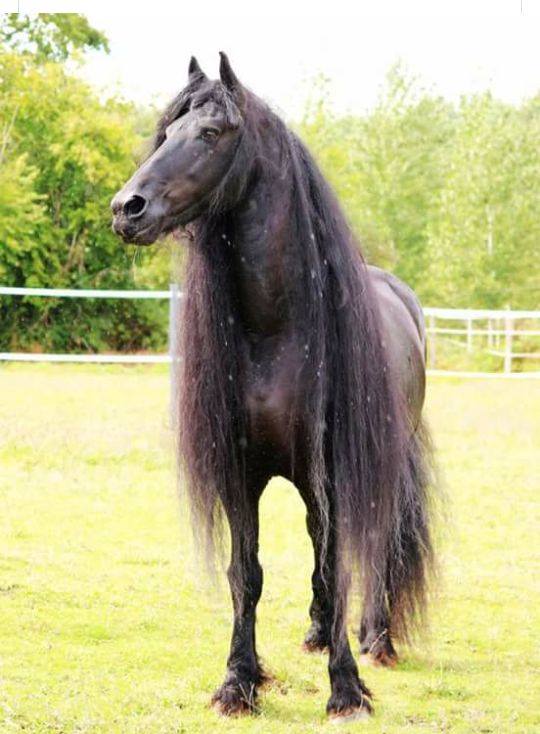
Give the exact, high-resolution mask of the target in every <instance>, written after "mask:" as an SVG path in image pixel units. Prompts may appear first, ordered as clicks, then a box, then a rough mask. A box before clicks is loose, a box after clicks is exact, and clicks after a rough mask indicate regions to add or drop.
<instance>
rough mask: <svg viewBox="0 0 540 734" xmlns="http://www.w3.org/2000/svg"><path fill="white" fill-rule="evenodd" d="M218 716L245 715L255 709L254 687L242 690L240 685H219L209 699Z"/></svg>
mask: <svg viewBox="0 0 540 734" xmlns="http://www.w3.org/2000/svg"><path fill="white" fill-rule="evenodd" d="M211 705H212V708H213V709H214V711H215V712H216V713H217V714H219V716H227V717H230V716H245V715H247V714H251V713H253V712H254V711H255V688H254V687H251V689H250V690H249V691H244V690H243V687H242V686H225V685H224V686H221V688H219V689H218V690H217V691H216V692H215V693H214V695H213V696H212V701H211Z"/></svg>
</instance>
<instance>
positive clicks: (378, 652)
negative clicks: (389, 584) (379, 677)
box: [359, 588, 398, 668]
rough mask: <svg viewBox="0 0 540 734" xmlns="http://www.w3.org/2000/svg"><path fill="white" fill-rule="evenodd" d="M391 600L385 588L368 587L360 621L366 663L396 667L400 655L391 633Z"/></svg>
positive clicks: (362, 656)
mask: <svg viewBox="0 0 540 734" xmlns="http://www.w3.org/2000/svg"><path fill="white" fill-rule="evenodd" d="M391 613H392V608H391V600H390V595H389V594H388V592H387V590H386V589H384V588H381V589H372V588H368V589H367V590H366V592H365V595H364V604H363V609H362V621H361V623H360V634H359V641H360V655H361V661H362V662H363V663H364V664H366V665H374V666H377V667H378V666H382V667H386V668H393V667H395V665H396V663H397V661H398V656H397V653H396V650H395V648H394V645H393V641H392V637H391V634H390V629H391V624H390V623H391Z"/></svg>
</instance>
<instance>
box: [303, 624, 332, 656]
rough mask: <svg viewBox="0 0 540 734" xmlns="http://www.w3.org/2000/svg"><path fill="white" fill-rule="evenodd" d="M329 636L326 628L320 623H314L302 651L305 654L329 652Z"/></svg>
mask: <svg viewBox="0 0 540 734" xmlns="http://www.w3.org/2000/svg"><path fill="white" fill-rule="evenodd" d="M328 644H329V635H328V634H327V633H326V630H325V627H324V626H323V625H321V624H319V623H318V622H312V624H311V627H310V628H309V629H308V631H307V633H306V636H305V638H304V642H303V644H302V650H303V651H304V652H309V653H313V652H320V653H322V652H328Z"/></svg>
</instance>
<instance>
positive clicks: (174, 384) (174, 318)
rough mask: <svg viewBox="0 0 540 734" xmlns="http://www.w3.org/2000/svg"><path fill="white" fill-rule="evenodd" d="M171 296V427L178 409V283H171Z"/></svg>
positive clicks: (179, 295)
mask: <svg viewBox="0 0 540 734" xmlns="http://www.w3.org/2000/svg"><path fill="white" fill-rule="evenodd" d="M170 292H171V297H170V301H169V356H170V358H171V364H170V368H169V369H170V373H169V374H170V391H171V392H170V396H169V411H170V423H171V428H174V427H175V426H176V418H177V409H178V360H179V358H180V340H179V334H178V332H179V323H180V297H181V293H180V287H179V286H178V284H177V283H171V284H170Z"/></svg>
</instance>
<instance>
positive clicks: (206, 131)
mask: <svg viewBox="0 0 540 734" xmlns="http://www.w3.org/2000/svg"><path fill="white" fill-rule="evenodd" d="M219 133H220V131H219V130H218V129H217V128H215V127H203V129H202V130H201V132H200V133H199V136H200V137H201V138H202V139H203V140H208V141H211V140H217V139H218V138H219Z"/></svg>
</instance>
